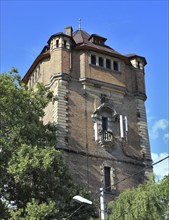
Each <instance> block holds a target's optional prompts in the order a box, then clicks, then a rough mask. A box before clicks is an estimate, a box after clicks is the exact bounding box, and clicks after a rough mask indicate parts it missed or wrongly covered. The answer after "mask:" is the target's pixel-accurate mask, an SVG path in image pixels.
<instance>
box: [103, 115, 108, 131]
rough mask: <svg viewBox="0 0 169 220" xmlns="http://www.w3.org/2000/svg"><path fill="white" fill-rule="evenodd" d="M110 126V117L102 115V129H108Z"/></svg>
mask: <svg viewBox="0 0 169 220" xmlns="http://www.w3.org/2000/svg"><path fill="white" fill-rule="evenodd" d="M107 127H108V119H107V117H102V130H103V131H107Z"/></svg>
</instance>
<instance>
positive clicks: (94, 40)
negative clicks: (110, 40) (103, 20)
mask: <svg viewBox="0 0 169 220" xmlns="http://www.w3.org/2000/svg"><path fill="white" fill-rule="evenodd" d="M106 40H107V38H105V37H102V36H99V35H98V34H92V35H91V36H90V38H89V41H90V42H92V43H95V44H102V45H104V42H105V41H106Z"/></svg>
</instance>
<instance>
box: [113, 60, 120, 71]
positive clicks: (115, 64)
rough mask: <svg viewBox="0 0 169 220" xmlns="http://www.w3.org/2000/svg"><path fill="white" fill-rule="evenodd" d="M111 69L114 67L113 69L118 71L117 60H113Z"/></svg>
mask: <svg viewBox="0 0 169 220" xmlns="http://www.w3.org/2000/svg"><path fill="white" fill-rule="evenodd" d="M113 69H114V70H115V71H118V70H119V66H118V62H117V61H114V62H113Z"/></svg>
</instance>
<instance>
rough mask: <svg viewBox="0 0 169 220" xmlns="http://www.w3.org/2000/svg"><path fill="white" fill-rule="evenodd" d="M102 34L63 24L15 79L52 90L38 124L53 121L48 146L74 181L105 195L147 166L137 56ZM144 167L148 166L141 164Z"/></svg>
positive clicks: (141, 69) (127, 185)
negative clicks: (59, 156)
mask: <svg viewBox="0 0 169 220" xmlns="http://www.w3.org/2000/svg"><path fill="white" fill-rule="evenodd" d="M105 40H106V39H105V38H103V37H101V36H99V35H95V34H93V35H89V34H88V33H86V32H85V31H82V30H77V31H75V32H74V33H73V32H72V28H71V27H68V28H66V34H64V33H62V32H59V33H57V34H54V35H52V36H51V37H50V38H49V40H48V45H47V46H45V47H44V49H43V50H42V52H41V54H40V55H39V56H38V57H37V59H36V60H35V61H34V63H33V64H32V66H31V67H30V69H29V70H28V72H27V73H26V75H25V77H24V78H23V81H24V82H25V83H26V84H28V85H29V87H34V88H35V86H36V82H43V83H44V84H45V85H46V87H48V88H49V89H51V91H53V94H54V97H53V99H52V101H51V102H50V103H49V105H48V106H47V108H46V109H45V113H46V114H45V117H44V119H43V120H44V123H47V122H49V121H50V122H52V123H55V124H56V126H57V133H56V148H58V149H60V150H63V151H64V153H65V158H66V159H67V161H68V162H69V165H70V170H71V172H72V173H73V175H74V177H75V179H76V180H78V181H79V182H81V183H83V185H84V186H86V187H87V188H88V189H90V190H91V192H92V193H93V194H95V193H96V191H98V190H99V188H100V187H101V186H102V187H104V188H105V192H106V195H107V198H108V199H111V198H112V197H113V196H114V195H117V194H118V193H120V192H122V191H124V190H125V189H126V188H130V187H133V186H137V185H138V184H139V183H141V182H143V181H144V180H145V179H146V175H147V172H145V171H143V172H140V173H139V174H138V175H135V176H134V177H133V178H129V179H127V180H126V181H124V182H121V183H120V184H116V183H117V182H118V181H120V180H122V179H124V178H126V177H127V176H129V175H132V174H135V173H137V172H138V171H141V170H142V169H144V168H145V166H147V165H151V162H152V161H151V154H150V146H149V137H148V128H147V119H146V109H145V105H144V102H145V100H146V91H145V82H144V66H145V65H146V60H145V58H144V57H141V56H138V55H135V54H129V55H126V56H124V55H122V54H120V53H118V52H117V51H115V50H113V49H112V48H110V47H108V46H107V45H105ZM149 171H150V172H151V169H150V170H149Z"/></svg>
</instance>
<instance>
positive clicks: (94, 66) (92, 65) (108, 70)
mask: <svg viewBox="0 0 169 220" xmlns="http://www.w3.org/2000/svg"><path fill="white" fill-rule="evenodd" d="M89 66H91V67H93V68H96V69H100V70H103V71H106V72H110V73H115V74H121V71H118V70H113V69H109V68H105V67H102V66H97V65H94V64H91V63H90V64H89Z"/></svg>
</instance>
